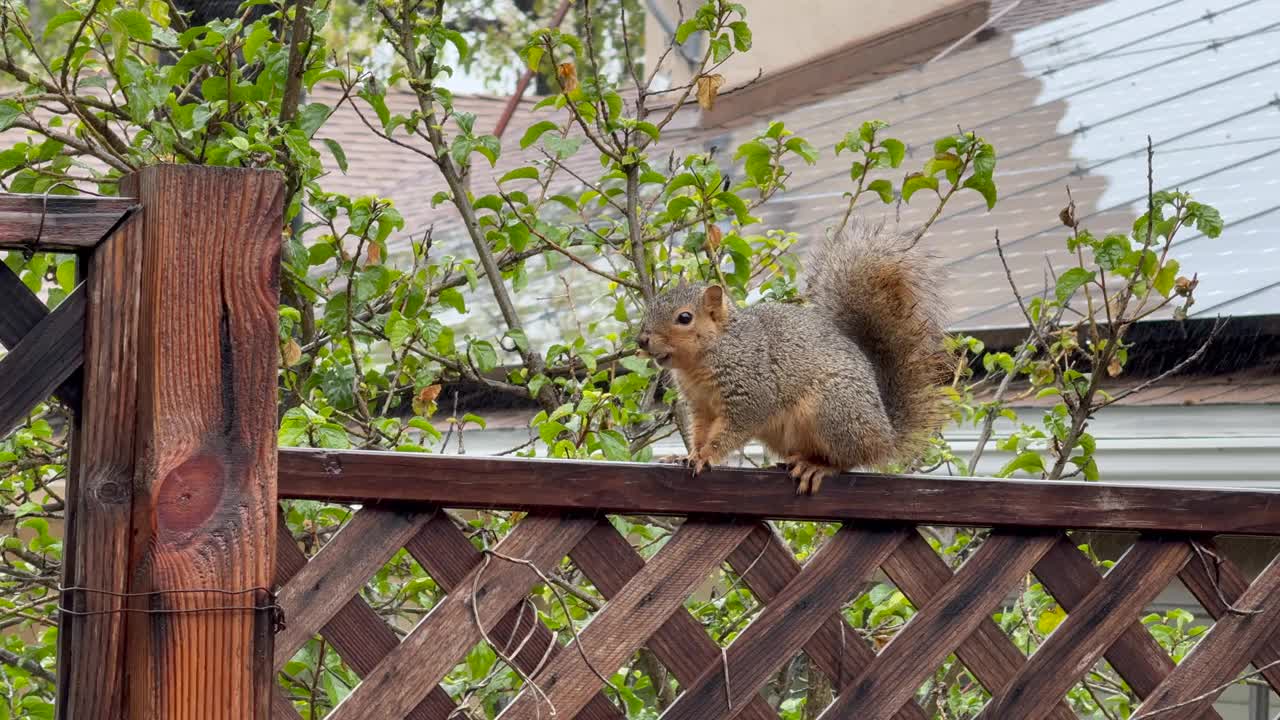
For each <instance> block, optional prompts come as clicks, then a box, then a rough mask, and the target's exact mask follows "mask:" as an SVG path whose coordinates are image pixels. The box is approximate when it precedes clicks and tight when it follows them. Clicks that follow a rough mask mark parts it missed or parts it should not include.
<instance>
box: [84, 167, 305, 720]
mask: <svg viewBox="0 0 1280 720" xmlns="http://www.w3.org/2000/svg"><path fill="white" fill-rule="evenodd" d="M122 187H123V188H124V189H125V190H126V192H127V193H128V194H132V195H135V196H136V197H137V198H138V201H139V204H140V205H141V206H142V210H141V216H140V217H138V218H135V219H134V220H133V224H132V225H131V226H130V227H129V229H128V231H127V233H125V234H124V235H123V236H122V237H116V238H113V239H112V240H110V241H108V242H110V243H113V244H114V245H115V246H119V245H120V244H121V243H122V242H123V243H131V244H136V247H129V248H128V251H129V252H136V253H138V254H139V257H140V259H139V260H138V264H139V265H140V269H141V272H140V273H139V274H137V275H135V277H134V279H130V278H129V277H128V273H129V272H130V269H129V267H128V266H127V265H124V264H111V265H107V266H105V267H102V266H99V267H94V268H91V269H90V271H89V277H90V282H91V283H92V282H94V280H95V278H97V282H98V283H99V284H103V285H104V286H105V287H115V288H118V289H120V290H121V291H122V292H123V291H126V290H127V291H128V292H133V293H135V296H134V299H132V300H131V299H130V298H113V299H108V300H107V304H108V305H110V304H111V303H112V302H115V303H120V304H121V306H122V307H125V308H126V309H127V308H128V306H129V303H130V302H135V303H136V307H137V309H136V317H137V324H136V331H135V335H134V336H133V337H132V338H131V339H129V341H128V342H123V343H122V341H121V338H120V337H119V336H116V335H112V333H119V332H129V323H128V320H127V319H126V320H125V322H124V324H123V327H119V326H114V325H112V321H111V319H110V318H108V317H106V315H105V313H103V312H99V311H97V310H95V309H94V308H93V307H91V308H90V311H89V313H90V320H89V324H88V330H87V334H88V343H89V346H88V349H87V351H86V360H87V362H86V368H85V369H86V375H87V376H86V388H85V389H86V395H98V396H105V398H103V399H100V400H99V403H100V404H99V405H95V404H94V403H93V402H92V401H91V402H90V403H89V404H88V407H87V409H86V412H85V413H84V414H83V420H82V422H81V423H80V425H81V427H80V428H79V437H82V438H83V442H81V443H80V444H79V447H78V456H79V457H80V467H81V468H82V469H86V470H87V471H86V472H82V473H80V478H79V483H78V484H79V486H80V489H81V492H80V493H79V494H80V496H82V497H83V496H84V495H85V492H84V490H89V489H91V488H97V490H96V491H91V492H94V495H93V496H92V497H90V498H89V500H88V502H87V503H86V502H84V501H82V500H80V499H73V500H72V504H73V507H77V508H79V509H80V512H78V513H73V515H72V518H71V520H70V522H69V529H68V537H69V539H70V540H71V543H70V544H69V546H68V557H69V558H75V559H76V561H75V563H74V572H75V573H76V575H75V578H76V582H84V583H85V584H86V586H88V587H90V588H91V590H89V591H84V592H80V593H78V595H79V596H80V597H79V599H78V600H77V602H79V603H80V605H81V606H85V605H88V606H90V607H106V606H107V604H106V603H104V602H103V598H102V597H100V594H95V593H94V592H93V590H94V589H106V590H117V591H118V590H119V589H122V588H112V587H101V583H105V582H110V580H109V578H107V577H104V574H105V573H104V569H105V568H107V567H111V568H114V569H115V570H116V571H117V572H119V571H123V572H122V573H121V574H120V576H122V577H123V578H125V580H123V581H122V582H126V583H127V585H126V586H125V588H123V589H125V590H126V591H127V592H128V593H130V597H129V598H128V599H127V600H126V601H125V602H126V605H127V606H128V609H129V613H128V614H127V615H126V616H125V619H124V621H123V626H122V639H121V641H120V642H119V643H118V644H116V645H112V646H111V647H110V648H107V647H98V646H95V644H94V643H95V642H96V641H97V640H96V638H94V637H92V636H88V635H86V634H85V633H79V634H76V635H75V637H74V638H73V639H72V640H69V641H68V642H69V643H72V642H73V641H75V642H74V643H73V644H68V645H64V646H63V657H62V660H63V662H69V663H70V667H67V668H65V669H64V671H63V675H62V677H63V678H64V679H65V681H66V682H67V683H68V687H67V688H65V689H64V691H63V699H62V702H61V704H60V711H61V717H63V718H66V719H68V720H69V719H70V718H75V720H81V718H115V717H122V718H124V719H125V720H168V719H169V718H174V719H177V718H182V719H184V720H185V719H188V718H191V719H194V718H200V720H268V717H269V711H270V700H271V691H272V685H273V683H274V675H273V673H272V669H271V660H272V650H271V648H272V633H273V630H272V622H271V621H272V616H271V613H270V612H269V611H268V610H265V609H263V610H258V609H255V608H262V607H263V606H266V605H269V604H270V601H269V591H268V589H269V588H270V587H271V585H272V581H273V572H274V548H275V542H276V538H275V532H276V528H275V522H276V509H275V505H276V412H277V410H276V367H277V358H278V344H277V340H276V338H277V305H278V301H279V263H280V250H281V233H280V230H281V227H282V222H283V215H282V213H283V206H282V204H283V186H282V182H281V179H280V177H279V175H277V174H274V173H269V172H263V171H250V170H236V169H227V168H205V167H193V166H174V165H167V166H156V167H150V168H146V169H144V170H142V171H140V172H138V173H137V174H135V175H133V176H130V177H128V178H126V179H125V182H124V185H123V186H122ZM101 254H102V253H101V252H100V253H99V255H101ZM134 272H136V271H134ZM95 299H96V300H98V301H101V300H102V299H101V298H95ZM126 317H127V316H126ZM102 336H105V337H102ZM112 343H115V344H116V345H119V347H116V346H114V345H112ZM104 346H105V347H108V348H112V349H114V350H116V351H117V354H116V355H113V356H112V357H111V359H112V360H113V361H114V363H115V364H114V365H106V366H101V367H95V365H94V362H95V359H96V356H95V348H102V347H104ZM98 352H101V351H98ZM132 378H136V380H133V379H132ZM131 398H136V411H135V412H132V413H130V412H129V407H128V406H129V402H130V401H131ZM95 408H98V410H97V411H96V412H95ZM101 408H107V409H106V410H102V409H101ZM130 437H131V438H132V443H131V444H128V443H126V439H127V438H130ZM95 438H105V439H107V440H111V439H115V440H118V441H120V442H121V443H124V444H125V445H126V448H127V449H124V450H123V451H122V450H121V449H120V447H119V446H114V447H108V446H107V445H106V444H104V442H102V441H96V442H95ZM116 455H122V456H120V457H117V456H116ZM104 472H110V473H114V474H115V475H123V476H124V477H126V478H127V477H129V475H130V473H131V478H132V483H131V487H130V486H129V485H125V486H124V487H123V488H122V487H120V486H119V484H118V480H119V479H118V478H117V479H116V480H109V481H107V483H105V484H104V482H103V481H102V480H101V477H102V475H103V473H104ZM113 477H114V475H113ZM106 489H110V490H111V491H112V492H119V493H120V494H121V496H122V497H116V496H114V495H112V494H111V493H107V492H106ZM99 496H107V497H108V498H109V499H114V500H115V502H116V505H115V506H114V507H115V509H116V511H117V513H118V512H119V508H120V507H123V508H129V510H127V512H128V515H129V517H128V519H127V520H123V521H120V520H119V518H118V517H115V516H112V517H107V516H104V515H101V514H96V513H100V511H101V505H102V502H101V497H99ZM120 523H125V524H124V527H125V528H126V529H127V534H126V535H125V536H124V538H123V544H119V543H120V541H121V540H122V538H121V537H120ZM103 527H106V528H107V529H106V531H103V530H102V528H103ZM104 532H105V534H104ZM99 538H101V539H99ZM102 540H110V543H109V544H107V545H98V544H97V543H98V542H101V541H102ZM69 577H71V576H69ZM91 580H94V581H96V582H99V583H100V585H99V586H96V587H95V586H90V585H88V583H89V582H90V581H91ZM118 584H119V583H118ZM69 594H73V595H74V594H77V593H69ZM107 617H112V616H107ZM88 619H90V618H88V617H81V618H77V620H80V621H82V620H88ZM101 622H102V623H104V624H107V625H111V626H113V627H115V626H116V623H118V622H119V621H118V620H114V619H103V620H102V621H101ZM73 627H74V624H73ZM115 629H117V630H120V629H121V628H119V627H115ZM82 654H87V655H88V658H86V657H84V655H82ZM120 658H122V659H123V665H122V666H121V664H120V663H119V662H118V660H119V659H120ZM112 660H117V662H116V664H115V665H114V666H111V665H107V666H105V667H104V666H101V665H100V666H99V667H98V668H97V670H96V672H97V673H100V674H102V675H104V676H106V675H109V674H110V673H111V672H112V671H113V670H114V668H119V667H123V679H122V681H117V682H122V683H123V690H122V694H121V697H120V700H119V702H120V705H118V706H116V707H119V708H120V709H121V710H122V712H119V711H116V710H115V709H114V708H113V707H111V705H112V704H113V703H115V702H117V701H116V699H115V697H114V696H113V695H108V696H99V697H94V696H93V693H92V692H91V691H90V689H89V688H88V687H85V689H84V691H81V690H80V688H78V687H77V686H76V685H77V682H83V678H84V677H86V676H89V675H91V674H92V673H94V672H95V670H94V669H93V668H92V667H90V666H89V663H93V662H98V663H110V662H112ZM106 685H107V686H108V687H110V688H111V689H112V690H113V691H114V692H116V693H117V694H119V693H120V690H119V688H118V687H116V686H115V685H114V684H113V683H112V682H110V681H107V682H106Z"/></svg>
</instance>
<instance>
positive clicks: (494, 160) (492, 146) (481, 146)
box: [475, 135, 502, 167]
mask: <svg viewBox="0 0 1280 720" xmlns="http://www.w3.org/2000/svg"><path fill="white" fill-rule="evenodd" d="M475 152H478V153H480V154H481V155H483V156H484V157H485V159H486V160H488V161H489V167H495V166H496V165H497V164H498V154H499V153H500V152H502V143H501V142H500V141H499V140H498V138H496V137H494V136H493V135H481V136H480V137H478V138H476V146H475Z"/></svg>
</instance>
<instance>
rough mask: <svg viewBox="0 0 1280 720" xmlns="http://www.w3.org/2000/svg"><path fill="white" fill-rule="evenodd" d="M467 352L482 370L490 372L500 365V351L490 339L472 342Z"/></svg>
mask: <svg viewBox="0 0 1280 720" xmlns="http://www.w3.org/2000/svg"><path fill="white" fill-rule="evenodd" d="M467 354H468V355H469V356H470V358H471V362H472V363H474V364H475V366H476V368H477V369H479V370H480V372H489V371H490V370H492V369H494V368H496V367H497V366H498V351H497V350H494V349H493V343H491V342H489V341H488V340H476V341H474V342H472V343H471V346H470V347H469V348H467Z"/></svg>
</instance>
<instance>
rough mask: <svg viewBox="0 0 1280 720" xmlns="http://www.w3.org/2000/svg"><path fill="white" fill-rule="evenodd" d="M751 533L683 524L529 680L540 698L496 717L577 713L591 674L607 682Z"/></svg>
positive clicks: (597, 683)
mask: <svg viewBox="0 0 1280 720" xmlns="http://www.w3.org/2000/svg"><path fill="white" fill-rule="evenodd" d="M753 529H754V528H753V526H752V525H750V524H733V523H729V522H724V521H703V520H696V519H690V520H687V521H685V523H684V524H683V525H681V526H680V529H679V530H677V531H676V532H675V534H674V535H672V536H671V539H670V540H668V541H667V544H666V545H664V546H663V548H662V549H661V550H659V551H658V553H657V554H656V555H654V556H653V558H651V559H650V560H649V562H647V563H645V566H644V567H643V568H641V570H640V572H638V573H636V574H635V576H634V577H633V578H631V580H630V582H628V583H627V584H626V585H625V586H623V588H622V590H621V591H620V592H619V593H618V594H617V595H615V596H614V597H613V599H612V600H610V601H609V602H608V603H607V604H606V605H605V606H604V609H603V610H601V611H600V612H599V613H597V615H596V616H595V617H594V618H592V619H591V622H590V623H589V624H588V625H587V627H586V628H585V629H583V630H582V631H581V632H579V633H578V638H577V639H576V640H573V641H572V645H571V646H570V647H569V648H568V649H567V650H566V652H562V653H560V654H559V655H557V656H556V657H555V658H553V659H552V660H551V661H550V662H549V663H547V665H546V667H545V668H543V670H542V672H540V673H538V674H537V675H536V676H535V677H534V679H533V682H535V683H536V684H537V685H538V686H539V687H540V688H541V689H542V693H543V694H545V700H544V698H542V697H539V695H538V694H537V693H534V692H533V691H531V690H530V689H528V688H526V689H525V690H524V691H522V692H521V693H520V694H519V695H518V696H516V699H515V701H514V702H512V703H511V705H509V706H508V707H507V708H506V709H505V710H503V711H502V713H501V714H500V715H499V716H498V717H499V718H501V719H502V720H535V719H536V718H540V717H542V716H543V714H544V713H546V712H548V711H550V710H551V708H554V709H555V710H554V714H555V715H556V716H563V717H574V716H575V715H577V713H578V710H580V709H581V708H582V707H583V706H584V705H586V704H587V701H588V700H590V699H591V697H592V696H593V695H595V694H596V693H597V692H599V690H600V687H601V685H602V683H601V680H600V678H599V677H598V676H597V675H596V673H597V671H598V672H600V673H601V674H603V675H604V676H605V677H609V676H610V675H611V674H612V673H613V672H614V671H616V670H617V669H618V668H619V667H622V665H623V664H624V663H626V661H627V660H628V659H629V658H630V657H631V655H632V653H634V652H635V651H636V649H637V648H639V647H640V646H641V645H642V644H644V641H645V640H647V639H648V638H649V636H650V635H652V634H653V633H654V632H655V631H656V630H657V629H658V628H659V627H661V626H662V625H663V623H665V622H667V620H669V619H670V618H671V616H672V615H674V614H675V613H676V612H677V611H679V612H684V609H683V604H684V601H685V600H686V599H687V598H688V597H689V595H691V594H692V593H693V591H694V590H695V589H696V588H697V587H698V586H699V585H701V584H702V583H703V582H705V581H706V579H707V576H708V575H709V574H711V572H712V571H713V570H715V568H716V567H717V566H718V565H719V564H720V563H721V562H723V561H724V559H725V557H726V556H728V555H729V552H730V551H731V550H733V549H734V548H735V547H737V546H738V544H739V543H741V542H742V541H743V540H744V539H746V537H747V535H748V534H750V533H751V531H752V530H753ZM573 645H576V647H574V646H573ZM584 656H585V657H584ZM588 661H589V662H588ZM548 704H549V707H543V706H544V705H548ZM743 704H745V703H743ZM672 707H673V708H674V707H675V706H674V705H673V706H672ZM668 712H670V710H668Z"/></svg>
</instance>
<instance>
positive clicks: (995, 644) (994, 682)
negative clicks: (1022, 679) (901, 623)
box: [883, 532, 1076, 720]
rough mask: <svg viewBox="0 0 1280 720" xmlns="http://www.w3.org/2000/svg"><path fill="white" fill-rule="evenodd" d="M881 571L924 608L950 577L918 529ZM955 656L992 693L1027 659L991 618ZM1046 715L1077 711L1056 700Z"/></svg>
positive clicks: (1070, 717) (1070, 719)
mask: <svg viewBox="0 0 1280 720" xmlns="http://www.w3.org/2000/svg"><path fill="white" fill-rule="evenodd" d="M883 570H884V572H885V574H886V575H888V576H889V579H890V580H892V581H893V584H894V585H897V586H898V589H899V590H901V591H902V593H903V594H904V595H906V596H907V599H909V600H910V601H911V602H912V604H914V605H915V606H916V607H923V606H924V605H925V604H926V603H928V602H929V600H931V599H932V598H933V597H934V596H935V595H937V594H938V593H940V592H942V590H943V589H944V588H945V587H946V585H947V583H948V582H950V581H951V579H952V572H951V568H949V567H947V563H946V561H945V560H943V559H942V558H940V557H938V554H937V553H936V552H934V551H933V548H931V547H929V543H928V542H927V541H926V540H925V539H924V538H923V537H921V536H920V533H917V532H913V533H911V534H910V535H909V536H908V537H907V540H906V542H904V543H902V545H901V546H900V547H899V548H898V549H897V550H896V551H894V553H893V554H892V555H890V556H889V559H888V560H886V561H885V563H884V567H883ZM956 655H958V656H959V657H960V660H961V662H963V663H964V665H965V667H967V668H969V671H970V672H972V673H973V675H974V677H976V678H977V679H978V682H981V683H982V684H983V686H984V687H986V688H987V690H988V691H990V692H992V693H996V692H999V691H1001V690H1003V689H1004V688H1006V687H1007V686H1008V685H1009V683H1010V682H1012V681H1013V677H1014V675H1015V674H1017V672H1018V669H1019V668H1021V667H1022V666H1023V665H1025V664H1026V662H1027V659H1026V657H1025V656H1024V655H1023V654H1022V652H1021V651H1019V650H1018V648H1017V646H1015V645H1014V644H1013V641H1011V640H1010V639H1009V637H1008V636H1007V635H1005V634H1004V631H1002V630H1001V629H1000V626H999V625H996V624H995V622H994V621H993V620H991V618H990V617H986V618H983V620H982V622H980V623H979V624H978V629H977V630H975V631H974V633H973V634H972V635H970V636H969V637H968V638H967V639H966V640H965V641H964V642H962V643H960V647H958V648H956ZM1049 717H1050V718H1053V720H1075V718H1076V714H1075V712H1073V711H1072V710H1071V708H1069V707H1067V705H1066V703H1064V702H1059V703H1058V704H1057V705H1056V706H1055V707H1054V708H1053V710H1052V712H1051V713H1050V714H1049Z"/></svg>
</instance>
